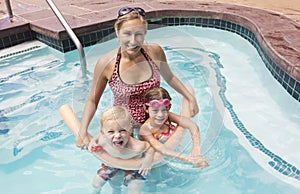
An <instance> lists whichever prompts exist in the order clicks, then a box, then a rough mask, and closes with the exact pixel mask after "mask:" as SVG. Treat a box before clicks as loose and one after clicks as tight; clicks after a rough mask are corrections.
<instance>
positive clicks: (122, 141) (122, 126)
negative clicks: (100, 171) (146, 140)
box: [102, 119, 131, 149]
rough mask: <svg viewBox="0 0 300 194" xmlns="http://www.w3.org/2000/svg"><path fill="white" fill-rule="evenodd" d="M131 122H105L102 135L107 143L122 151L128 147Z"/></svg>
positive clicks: (122, 120) (119, 120) (120, 120)
mask: <svg viewBox="0 0 300 194" xmlns="http://www.w3.org/2000/svg"><path fill="white" fill-rule="evenodd" d="M130 131H131V126H130V122H128V120H125V119H118V120H108V121H104V122H103V126H102V133H103V135H104V137H105V138H106V140H107V143H108V144H110V145H111V146H113V147H114V148H117V149H120V148H124V147H126V144H127V142H128V140H129V137H130V133H131V132H130Z"/></svg>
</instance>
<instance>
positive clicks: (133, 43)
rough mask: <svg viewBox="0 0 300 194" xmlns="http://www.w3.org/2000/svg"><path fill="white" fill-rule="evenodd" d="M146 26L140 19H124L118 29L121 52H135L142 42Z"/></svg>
mask: <svg viewBox="0 0 300 194" xmlns="http://www.w3.org/2000/svg"><path fill="white" fill-rule="evenodd" d="M145 34H146V26H145V25H144V24H143V22H142V21H141V20H140V19H134V20H129V21H125V22H124V23H123V24H122V26H121V28H120V30H119V31H118V38H119V42H120V45H121V48H122V51H123V52H127V54H129V55H134V54H137V53H138V51H139V50H140V48H141V47H142V45H143V43H144V38H145Z"/></svg>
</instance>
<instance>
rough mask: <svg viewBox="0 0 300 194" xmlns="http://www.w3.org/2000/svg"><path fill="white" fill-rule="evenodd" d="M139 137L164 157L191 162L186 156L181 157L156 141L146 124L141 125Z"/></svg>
mask: <svg viewBox="0 0 300 194" xmlns="http://www.w3.org/2000/svg"><path fill="white" fill-rule="evenodd" d="M140 136H141V137H142V138H143V139H144V140H145V141H147V142H149V144H150V145H151V146H152V147H153V148H154V149H155V151H157V152H160V153H161V154H162V155H164V156H168V157H172V158H175V159H178V160H183V161H186V162H191V160H190V158H189V157H188V156H185V155H182V154H180V153H178V152H175V151H173V150H172V149H169V148H168V147H167V146H165V145H164V144H162V143H160V142H159V141H158V140H156V139H155V138H154V137H153V135H152V133H151V130H150V129H149V128H148V126H147V125H146V124H144V125H142V126H141V128H140Z"/></svg>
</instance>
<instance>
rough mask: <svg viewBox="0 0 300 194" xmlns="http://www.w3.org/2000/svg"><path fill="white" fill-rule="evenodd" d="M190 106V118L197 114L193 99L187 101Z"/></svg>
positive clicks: (197, 109) (197, 110)
mask: <svg viewBox="0 0 300 194" xmlns="http://www.w3.org/2000/svg"><path fill="white" fill-rule="evenodd" d="M189 104H190V114H191V117H194V116H195V115H196V114H198V112H199V107H198V104H197V101H196V99H195V98H193V99H192V100H190V101H189Z"/></svg>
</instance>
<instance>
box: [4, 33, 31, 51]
mask: <svg viewBox="0 0 300 194" xmlns="http://www.w3.org/2000/svg"><path fill="white" fill-rule="evenodd" d="M34 39H35V38H34V33H33V32H32V31H30V30H28V31H24V32H19V33H17V34H12V35H9V36H5V37H2V38H0V49H5V48H9V47H12V46H15V45H18V44H21V43H23V42H27V41H30V40H34Z"/></svg>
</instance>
